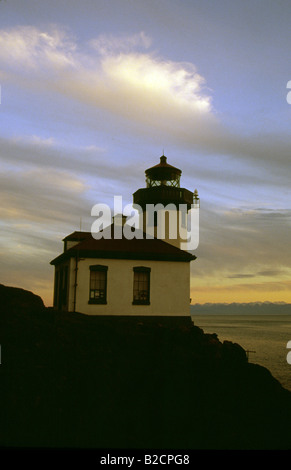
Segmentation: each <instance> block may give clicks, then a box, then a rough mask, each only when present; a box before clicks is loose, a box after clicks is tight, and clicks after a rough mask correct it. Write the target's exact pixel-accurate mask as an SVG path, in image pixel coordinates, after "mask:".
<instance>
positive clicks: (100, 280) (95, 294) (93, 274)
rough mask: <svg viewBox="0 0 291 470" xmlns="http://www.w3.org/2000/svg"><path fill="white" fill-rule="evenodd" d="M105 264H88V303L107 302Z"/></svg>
mask: <svg viewBox="0 0 291 470" xmlns="http://www.w3.org/2000/svg"><path fill="white" fill-rule="evenodd" d="M107 270H108V267H107V266H101V265H99V264H97V265H94V266H90V297H89V304H106V303H107Z"/></svg>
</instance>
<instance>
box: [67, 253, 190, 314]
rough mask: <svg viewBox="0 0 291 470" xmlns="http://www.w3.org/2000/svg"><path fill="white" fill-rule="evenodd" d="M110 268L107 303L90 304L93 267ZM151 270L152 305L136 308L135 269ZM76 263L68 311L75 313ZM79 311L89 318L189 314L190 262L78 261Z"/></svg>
mask: <svg viewBox="0 0 291 470" xmlns="http://www.w3.org/2000/svg"><path fill="white" fill-rule="evenodd" d="M96 264H100V265H104V266H108V271H107V304H105V305H104V304H89V303H88V301H89V289H90V268H89V267H90V266H91V265H96ZM137 266H145V267H149V268H151V274H150V305H133V304H132V301H133V277H134V272H133V268H134V267H137ZM74 283H75V260H74V259H73V258H72V259H71V269H70V295H69V310H70V311H73V310H74V308H73V307H74ZM75 311H76V312H80V313H84V314H88V315H166V316H170V315H172V316H173V315H190V263H187V262H173V261H144V260H116V259H82V260H80V261H79V262H78V272H77V289H76V308H75Z"/></svg>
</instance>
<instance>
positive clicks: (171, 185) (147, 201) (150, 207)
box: [133, 155, 199, 248]
mask: <svg viewBox="0 0 291 470" xmlns="http://www.w3.org/2000/svg"><path fill="white" fill-rule="evenodd" d="M181 175H182V171H181V170H180V169H179V168H176V167H174V166H172V165H170V164H169V163H167V157H166V156H165V155H162V156H161V157H160V163H158V164H157V165H155V166H153V167H151V168H148V169H147V170H145V179H146V187H145V188H140V189H138V190H137V191H136V192H135V193H134V194H133V206H134V207H135V208H136V209H137V210H138V211H139V215H140V226H141V227H143V230H144V232H145V233H147V234H148V235H150V236H153V237H155V238H160V239H163V240H164V241H166V242H167V243H170V244H172V245H174V246H176V247H177V248H180V247H181V242H182V241H183V240H184V241H185V240H186V239H187V234H188V212H189V210H190V209H192V208H193V207H195V208H197V207H199V197H198V191H197V189H195V191H194V192H191V191H189V190H188V189H186V188H181V187H180V180H181Z"/></svg>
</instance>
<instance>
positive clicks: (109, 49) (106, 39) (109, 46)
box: [89, 31, 152, 56]
mask: <svg viewBox="0 0 291 470" xmlns="http://www.w3.org/2000/svg"><path fill="white" fill-rule="evenodd" d="M151 44H152V40H151V38H150V37H149V36H147V35H146V34H145V33H144V32H143V31H141V32H140V33H138V34H133V35H132V36H125V35H123V36H118V37H117V36H113V35H112V34H110V35H109V34H101V35H100V36H98V37H97V38H95V39H91V40H90V41H89V45H90V46H91V47H92V48H93V49H95V50H96V51H97V52H98V53H99V54H101V55H105V56H108V55H109V56H113V55H116V54H120V53H128V52H131V51H132V50H133V49H137V48H139V47H140V48H141V49H148V48H149V47H150V46H151Z"/></svg>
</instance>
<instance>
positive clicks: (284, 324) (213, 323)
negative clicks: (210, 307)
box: [191, 313, 291, 391]
mask: <svg viewBox="0 0 291 470" xmlns="http://www.w3.org/2000/svg"><path fill="white" fill-rule="evenodd" d="M191 317H192V320H193V322H194V324H195V325H196V326H198V327H200V328H202V330H203V331H204V333H216V334H217V335H218V339H219V340H220V341H222V342H223V341H224V340H228V341H232V342H234V343H238V344H240V345H241V346H242V347H243V348H244V349H245V350H246V351H250V352H249V353H248V357H249V362H253V363H256V364H259V365H261V366H264V367H266V368H267V369H268V370H269V371H270V372H271V374H272V375H273V377H274V378H276V379H277V380H278V381H279V382H280V383H281V384H282V385H283V387H284V388H286V389H288V390H290V391H291V364H288V362H287V354H288V352H289V351H290V349H287V343H288V341H291V315H288V314H285V315H280V314H279V315H264V314H258V315H255V314H253V315H231V314H228V315H219V314H216V315H211V314H208V313H205V314H200V315H191Z"/></svg>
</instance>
